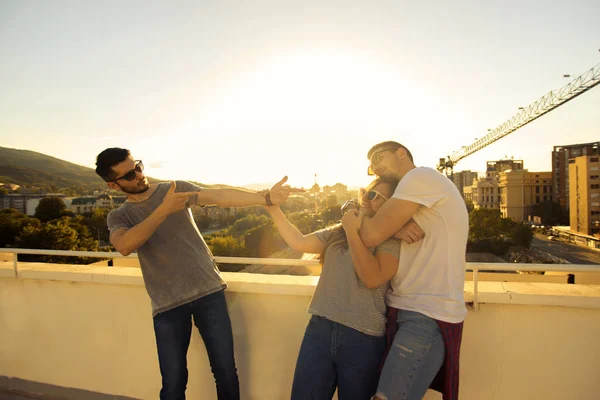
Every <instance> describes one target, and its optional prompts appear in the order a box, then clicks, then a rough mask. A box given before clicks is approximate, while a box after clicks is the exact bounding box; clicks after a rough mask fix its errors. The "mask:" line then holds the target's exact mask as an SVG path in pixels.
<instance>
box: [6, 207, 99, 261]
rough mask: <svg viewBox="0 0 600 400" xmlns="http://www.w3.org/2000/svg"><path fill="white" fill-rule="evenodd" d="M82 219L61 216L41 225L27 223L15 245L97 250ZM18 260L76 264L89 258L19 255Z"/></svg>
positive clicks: (36, 247) (95, 242)
mask: <svg viewBox="0 0 600 400" xmlns="http://www.w3.org/2000/svg"><path fill="white" fill-rule="evenodd" d="M82 221H83V217H79V219H78V218H67V217H63V218H60V219H56V220H53V221H50V222H47V223H46V224H44V225H42V226H34V225H29V226H27V227H25V229H23V231H22V232H21V235H20V237H19V238H18V240H17V241H16V245H17V246H18V247H22V248H28V249H48V250H74V251H97V250H98V242H97V241H95V240H94V239H92V238H91V237H90V235H89V231H88V229H87V227H86V226H85V225H84V224H82ZM19 260H22V261H40V262H58V263H76V264H78V263H88V262H90V259H88V258H80V257H62V256H28V255H20V256H19Z"/></svg>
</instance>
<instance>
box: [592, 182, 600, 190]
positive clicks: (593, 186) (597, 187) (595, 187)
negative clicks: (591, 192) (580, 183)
mask: <svg viewBox="0 0 600 400" xmlns="http://www.w3.org/2000/svg"><path fill="white" fill-rule="evenodd" d="M590 189H600V185H598V184H597V183H596V184H593V185H590Z"/></svg>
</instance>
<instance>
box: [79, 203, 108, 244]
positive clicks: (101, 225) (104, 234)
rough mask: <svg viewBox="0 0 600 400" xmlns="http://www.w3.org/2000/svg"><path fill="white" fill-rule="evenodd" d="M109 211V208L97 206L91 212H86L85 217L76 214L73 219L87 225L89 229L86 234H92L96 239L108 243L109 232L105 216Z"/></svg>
mask: <svg viewBox="0 0 600 400" xmlns="http://www.w3.org/2000/svg"><path fill="white" fill-rule="evenodd" d="M109 212H110V210H108V209H106V208H97V209H95V210H94V211H93V212H92V213H91V214H86V215H87V216H86V217H85V218H84V217H81V216H76V217H75V219H76V220H79V221H80V222H81V223H82V224H83V225H85V226H87V228H88V229H89V234H88V235H91V236H93V237H94V238H95V239H97V240H98V241H104V242H107V243H108V240H109V236H110V233H109V231H108V226H107V224H106V218H107V217H108V213H109ZM79 218H81V219H79Z"/></svg>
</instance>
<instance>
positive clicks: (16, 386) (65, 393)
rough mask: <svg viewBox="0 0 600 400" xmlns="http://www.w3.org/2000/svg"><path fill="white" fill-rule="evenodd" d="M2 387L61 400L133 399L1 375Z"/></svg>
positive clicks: (11, 390)
mask: <svg viewBox="0 0 600 400" xmlns="http://www.w3.org/2000/svg"><path fill="white" fill-rule="evenodd" d="M0 388H1V389H5V390H8V391H10V392H15V393H18V394H23V395H27V396H28V397H29V396H33V397H36V398H37V397H38V396H39V398H43V399H57V400H58V399H61V400H133V399H134V398H133V397H126V396H117V395H111V394H104V393H96V392H90V391H89V390H83V389H74V388H67V387H62V386H55V385H50V384H48V383H41V382H33V381H28V380H25V379H19V378H9V377H6V376H0Z"/></svg>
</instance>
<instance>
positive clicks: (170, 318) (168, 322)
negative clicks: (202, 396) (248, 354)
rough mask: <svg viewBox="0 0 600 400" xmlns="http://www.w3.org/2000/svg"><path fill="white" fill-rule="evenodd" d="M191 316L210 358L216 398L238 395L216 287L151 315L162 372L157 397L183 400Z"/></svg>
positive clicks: (228, 327) (224, 311)
mask: <svg viewBox="0 0 600 400" xmlns="http://www.w3.org/2000/svg"><path fill="white" fill-rule="evenodd" d="M192 316H193V317H194V324H195V325H196V327H197V328H198V331H199V332H200V335H201V336H202V339H203V340H204V345H205V346H206V352H207V353H208V358H209V360H210V366H211V369H212V373H213V375H214V377H215V381H216V384H217V397H218V398H219V400H230V399H235V400H237V399H239V398H240V387H239V382H238V376H237V370H236V368H235V359H234V356H233V333H232V331H231V321H230V320H229V312H228V311H227V303H226V302H225V293H224V292H223V291H222V290H220V291H218V292H216V293H212V294H209V295H208V296H204V297H201V298H199V299H198V300H195V301H192V302H191V303H188V304H184V305H182V306H179V307H177V308H174V309H172V310H169V311H165V312H162V313H159V314H157V315H156V316H155V317H154V333H155V335H156V347H157V349H158V361H159V364H160V373H161V375H162V389H161V391H160V398H161V400H167V399H168V400H182V399H185V389H186V386H187V380H188V370H187V351H188V347H189V345H190V338H191V335H192Z"/></svg>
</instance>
